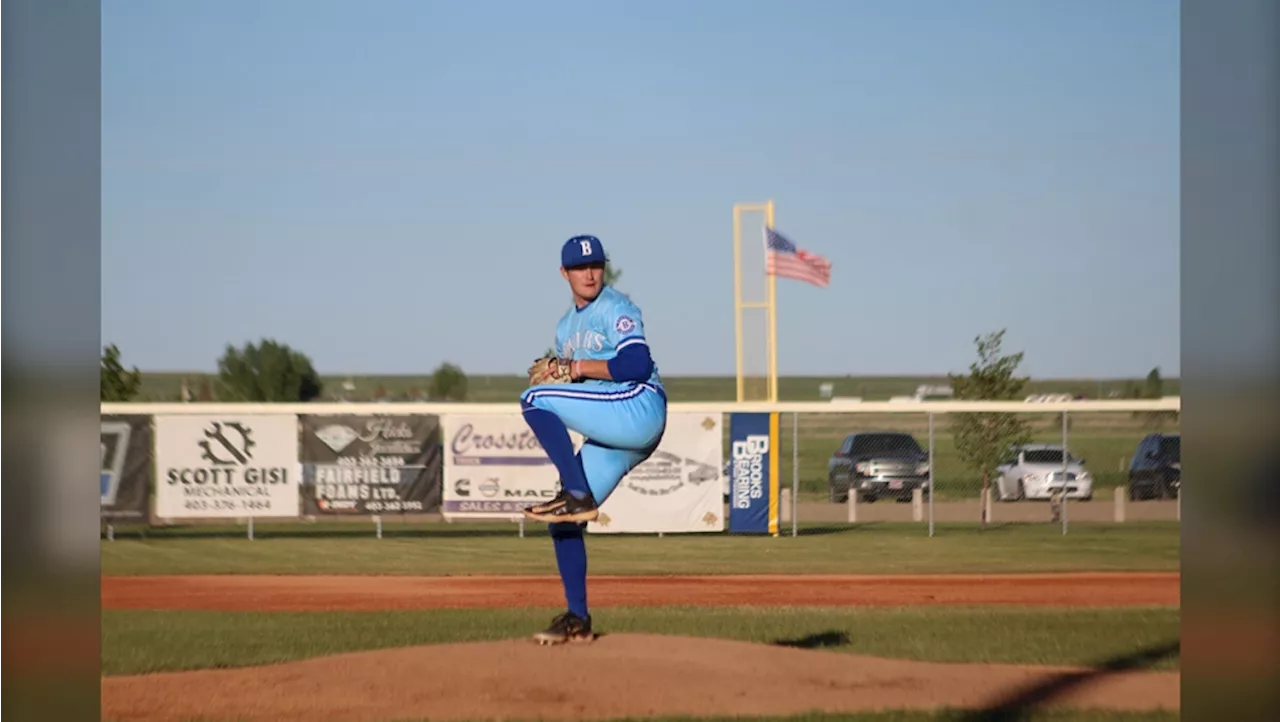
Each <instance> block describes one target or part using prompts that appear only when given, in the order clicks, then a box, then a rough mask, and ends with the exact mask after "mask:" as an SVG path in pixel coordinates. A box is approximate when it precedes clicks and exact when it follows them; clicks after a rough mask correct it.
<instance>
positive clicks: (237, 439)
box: [155, 414, 301, 519]
mask: <svg viewBox="0 0 1280 722" xmlns="http://www.w3.org/2000/svg"><path fill="white" fill-rule="evenodd" d="M155 449H156V452H155V454H156V511H155V513H156V516H158V517H161V518H168V519H175V518H183V517H250V516H254V517H270V516H275V517H296V516H298V512H299V509H298V481H299V479H300V477H301V468H300V465H299V463H298V417H297V416H294V415H293V414H288V415H280V414H277V415H261V416H260V415H240V414H217V415H210V416H187V415H182V416H157V417H156V419H155Z"/></svg>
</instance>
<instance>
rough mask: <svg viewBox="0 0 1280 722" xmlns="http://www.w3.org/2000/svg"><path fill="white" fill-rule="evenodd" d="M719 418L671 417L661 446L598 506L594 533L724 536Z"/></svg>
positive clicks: (707, 416)
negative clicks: (700, 533)
mask: <svg viewBox="0 0 1280 722" xmlns="http://www.w3.org/2000/svg"><path fill="white" fill-rule="evenodd" d="M723 466H724V432H723V429H722V428H721V425H720V415H719V414H712V415H708V414H692V413H690V414H680V413H674V414H669V415H668V417H667V431H666V434H665V435H663V437H662V443H661V444H659V445H658V450H657V451H655V452H654V453H653V456H650V457H649V458H648V459H647V460H645V461H644V463H642V464H640V465H639V466H637V467H636V468H634V469H632V470H631V473H629V474H627V475H626V476H625V477H623V478H622V481H621V482H619V483H618V488H617V489H615V490H614V492H613V494H612V495H611V496H610V497H609V498H608V499H606V500H605V502H604V504H602V505H601V506H600V518H599V519H597V520H596V521H593V522H591V523H590V524H588V525H587V529H588V531H590V532H593V533H597V534H598V533H611V532H612V533H626V532H631V533H654V532H672V533H676V532H699V531H707V532H718V531H724V484H723V480H722V479H721V476H722V474H723V471H722V470H723Z"/></svg>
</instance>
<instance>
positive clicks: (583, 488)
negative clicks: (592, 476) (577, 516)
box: [522, 402, 591, 499]
mask: <svg viewBox="0 0 1280 722" xmlns="http://www.w3.org/2000/svg"><path fill="white" fill-rule="evenodd" d="M522 404H523V406H524V421H525V423H526V424H528V425H529V428H530V429H532V430H533V435H534V436H536V437H538V443H540V444H542V448H543V449H544V450H545V451H546V452H547V456H548V457H550V458H551V463H553V464H555V465H556V469H558V470H559V471H560V484H561V485H562V486H564V488H565V490H566V491H568V492H569V493H570V494H573V495H574V497H576V498H578V499H585V498H587V495H588V494H590V493H591V487H589V486H587V474H586V472H585V471H583V470H582V459H580V458H579V457H578V456H577V455H576V454H574V453H573V439H571V438H569V428H568V427H566V426H565V425H564V422H563V421H561V420H560V417H559V416H556V415H555V414H553V413H551V412H550V411H547V410H546V409H539V408H536V407H534V406H530V405H529V404H528V403H524V402H522Z"/></svg>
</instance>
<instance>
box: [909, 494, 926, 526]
mask: <svg viewBox="0 0 1280 722" xmlns="http://www.w3.org/2000/svg"><path fill="white" fill-rule="evenodd" d="M911 521H924V489H921V488H920V487H918V486H917V487H916V488H914V489H912V490H911Z"/></svg>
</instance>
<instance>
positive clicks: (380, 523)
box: [373, 514, 382, 539]
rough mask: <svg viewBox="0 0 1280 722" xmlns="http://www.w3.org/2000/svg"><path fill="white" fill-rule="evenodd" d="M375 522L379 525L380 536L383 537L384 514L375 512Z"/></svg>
mask: <svg viewBox="0 0 1280 722" xmlns="http://www.w3.org/2000/svg"><path fill="white" fill-rule="evenodd" d="M373 523H374V524H376V525H377V526H378V538H379V539H381V538H382V515H381V514H374V515H373Z"/></svg>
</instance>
